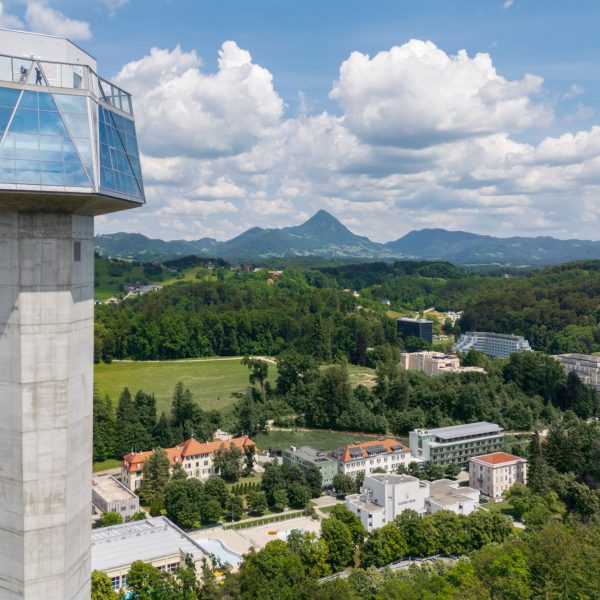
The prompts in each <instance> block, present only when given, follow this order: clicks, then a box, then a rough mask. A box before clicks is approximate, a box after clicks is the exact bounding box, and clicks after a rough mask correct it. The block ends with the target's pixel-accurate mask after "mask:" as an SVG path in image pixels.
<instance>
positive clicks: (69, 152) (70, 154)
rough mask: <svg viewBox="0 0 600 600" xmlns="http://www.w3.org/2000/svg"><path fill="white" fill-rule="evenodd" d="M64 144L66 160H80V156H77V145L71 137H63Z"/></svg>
mask: <svg viewBox="0 0 600 600" xmlns="http://www.w3.org/2000/svg"><path fill="white" fill-rule="evenodd" d="M63 141H64V146H63V152H64V160H66V161H68V162H79V156H77V151H76V150H75V146H74V145H73V142H72V141H71V138H68V137H65V138H63Z"/></svg>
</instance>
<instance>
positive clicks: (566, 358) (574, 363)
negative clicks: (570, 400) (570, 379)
mask: <svg viewBox="0 0 600 600" xmlns="http://www.w3.org/2000/svg"><path fill="white" fill-rule="evenodd" d="M552 358H554V359H556V360H557V361H558V362H559V363H560V364H561V365H562V366H563V368H564V370H565V374H566V375H568V374H569V373H576V374H577V376H578V377H579V379H581V383H583V384H585V385H589V386H590V387H593V388H594V389H595V390H596V391H597V392H600V356H593V355H591V354H557V355H556V356H553V357H552Z"/></svg>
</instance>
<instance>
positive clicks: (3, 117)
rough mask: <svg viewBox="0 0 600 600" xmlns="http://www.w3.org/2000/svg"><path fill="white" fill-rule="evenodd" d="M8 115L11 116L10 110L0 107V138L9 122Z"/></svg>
mask: <svg viewBox="0 0 600 600" xmlns="http://www.w3.org/2000/svg"><path fill="white" fill-rule="evenodd" d="M10 115H12V108H4V107H3V106H1V107H0V136H1V135H2V134H3V133H4V130H5V129H6V126H7V125H8V122H9V121H10Z"/></svg>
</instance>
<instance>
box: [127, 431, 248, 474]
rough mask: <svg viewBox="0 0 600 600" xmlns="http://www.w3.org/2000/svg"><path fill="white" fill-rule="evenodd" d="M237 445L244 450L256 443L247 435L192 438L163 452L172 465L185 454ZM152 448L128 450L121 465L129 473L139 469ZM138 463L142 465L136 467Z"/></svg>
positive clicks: (211, 452) (192, 454)
mask: <svg viewBox="0 0 600 600" xmlns="http://www.w3.org/2000/svg"><path fill="white" fill-rule="evenodd" d="M232 444H233V445H234V446H237V447H238V448H239V449H240V450H242V451H243V450H245V449H246V448H248V447H250V446H254V448H255V449H257V448H256V444H255V443H254V442H253V441H252V440H251V439H250V438H249V437H248V436H247V435H244V436H242V437H238V438H233V439H232V440H216V441H214V442H199V441H198V440H196V439H194V438H190V439H189V440H186V441H185V442H184V443H183V444H182V445H181V446H175V447H173V448H165V452H166V453H167V456H168V457H169V464H171V465H174V464H175V463H177V462H179V463H180V462H183V459H184V458H185V457H187V456H194V455H196V454H215V453H216V452H217V450H218V449H219V448H221V447H223V448H225V449H228V448H230V447H231V445H232ZM152 452H153V451H152V450H147V451H145V452H130V453H129V454H127V455H125V456H124V457H123V461H122V463H121V465H122V466H123V468H125V469H127V470H128V471H129V472H130V473H133V472H135V471H139V470H140V469H141V468H143V465H144V463H145V462H146V460H148V458H150V456H151V455H152ZM138 464H141V465H142V467H141V468H140V469H138Z"/></svg>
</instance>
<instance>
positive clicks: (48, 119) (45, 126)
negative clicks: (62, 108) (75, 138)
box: [40, 110, 67, 135]
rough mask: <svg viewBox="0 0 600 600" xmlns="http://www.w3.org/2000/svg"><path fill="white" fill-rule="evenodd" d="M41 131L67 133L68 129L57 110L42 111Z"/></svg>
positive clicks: (52, 133) (56, 133) (55, 133)
mask: <svg viewBox="0 0 600 600" xmlns="http://www.w3.org/2000/svg"><path fill="white" fill-rule="evenodd" d="M40 131H41V132H42V133H47V134H50V135H65V134H66V133H67V130H66V129H65V125H64V123H63V122H62V119H61V118H60V115H59V114H58V113H57V112H50V111H45V110H43V111H40Z"/></svg>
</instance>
